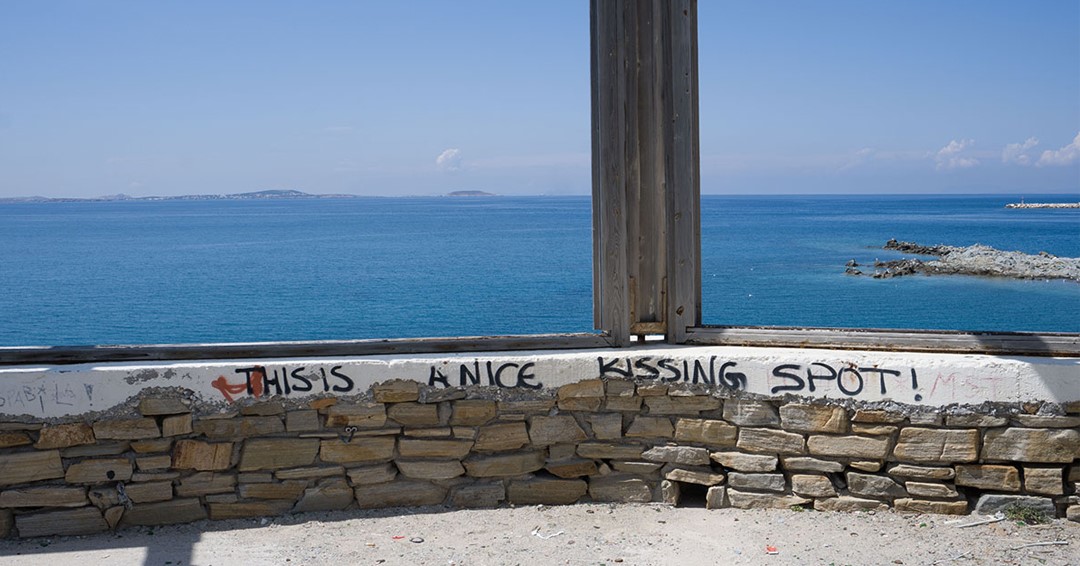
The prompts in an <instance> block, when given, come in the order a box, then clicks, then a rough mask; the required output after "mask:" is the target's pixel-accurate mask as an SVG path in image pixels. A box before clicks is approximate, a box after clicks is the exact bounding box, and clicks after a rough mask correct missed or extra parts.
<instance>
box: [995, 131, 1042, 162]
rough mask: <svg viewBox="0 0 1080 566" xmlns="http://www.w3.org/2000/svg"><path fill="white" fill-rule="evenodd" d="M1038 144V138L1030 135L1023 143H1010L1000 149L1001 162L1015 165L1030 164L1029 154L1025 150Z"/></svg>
mask: <svg viewBox="0 0 1080 566" xmlns="http://www.w3.org/2000/svg"><path fill="white" fill-rule="evenodd" d="M1037 145H1039V140H1038V139H1036V138H1034V137H1031V138H1028V139H1027V140H1026V141H1024V143H1010V144H1009V145H1006V146H1005V149H1003V150H1001V162H1002V163H1015V164H1017V165H1031V156H1030V155H1028V153H1027V150H1029V149H1031V148H1033V147H1035V146H1037Z"/></svg>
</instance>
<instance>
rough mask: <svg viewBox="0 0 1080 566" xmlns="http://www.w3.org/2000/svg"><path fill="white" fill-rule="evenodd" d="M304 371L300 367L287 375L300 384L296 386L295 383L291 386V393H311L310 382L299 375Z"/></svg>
mask: <svg viewBox="0 0 1080 566" xmlns="http://www.w3.org/2000/svg"><path fill="white" fill-rule="evenodd" d="M305 369H306V368H304V367H303V366H301V367H298V368H296V369H294V370H292V373H290V374H289V375H290V376H291V377H292V378H293V379H294V380H296V381H299V382H300V383H299V384H296V383H294V384H293V386H292V389H293V391H311V380H310V379H308V378H307V377H305V376H303V375H301V372H302V371H304V370H305Z"/></svg>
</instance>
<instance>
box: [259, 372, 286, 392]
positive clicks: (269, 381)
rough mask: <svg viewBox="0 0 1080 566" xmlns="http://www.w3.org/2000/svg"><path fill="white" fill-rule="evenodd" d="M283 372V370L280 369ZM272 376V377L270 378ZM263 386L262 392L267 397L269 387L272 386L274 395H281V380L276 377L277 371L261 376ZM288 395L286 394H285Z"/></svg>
mask: <svg viewBox="0 0 1080 566" xmlns="http://www.w3.org/2000/svg"><path fill="white" fill-rule="evenodd" d="M282 371H284V368H283V369H282ZM271 375H273V377H270V376H271ZM263 385H264V386H265V387H266V389H264V391H265V392H266V394H267V395H270V386H271V385H273V386H274V395H281V378H279V377H278V371H277V369H274V370H273V371H269V372H266V373H265V374H263ZM286 394H288V392H286Z"/></svg>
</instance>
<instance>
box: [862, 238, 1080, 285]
mask: <svg viewBox="0 0 1080 566" xmlns="http://www.w3.org/2000/svg"><path fill="white" fill-rule="evenodd" d="M883 249H886V250H895V251H898V252H902V253H909V254H916V255H931V256H937V258H938V259H936V260H929V261H923V260H921V259H909V258H905V259H898V260H893V261H874V264H873V266H874V272H873V273H872V274H869V275H870V276H871V277H873V278H875V279H889V278H892V277H901V276H904V275H913V274H916V273H922V274H925V275H979V276H984V277H1008V278H1012V279H1068V280H1071V281H1077V282H1080V258H1069V257H1057V256H1055V255H1053V254H1050V253H1047V252H1039V253H1038V254H1036V255H1031V254H1026V253H1023V252H1016V251H1001V250H997V249H994V248H991V247H989V246H984V245H981V244H975V245H973V246H967V247H956V246H945V245H937V246H924V245H921V244H916V243H914V242H900V241H897V240H889V241H888V242H886V243H885V246H884V248H883ZM858 267H859V264H858V263H857V262H855V260H851V261H849V262H848V263H847V270H846V272H847V273H848V274H849V275H866V274H865V273H863V272H862V271H861V270H859V269H858Z"/></svg>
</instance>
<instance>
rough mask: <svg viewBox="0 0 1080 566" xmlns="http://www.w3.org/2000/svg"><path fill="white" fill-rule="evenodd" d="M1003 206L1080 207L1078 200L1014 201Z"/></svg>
mask: <svg viewBox="0 0 1080 566" xmlns="http://www.w3.org/2000/svg"><path fill="white" fill-rule="evenodd" d="M1005 208H1080V202H1026V203H1025V202H1014V203H1012V204H1006V205H1005Z"/></svg>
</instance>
